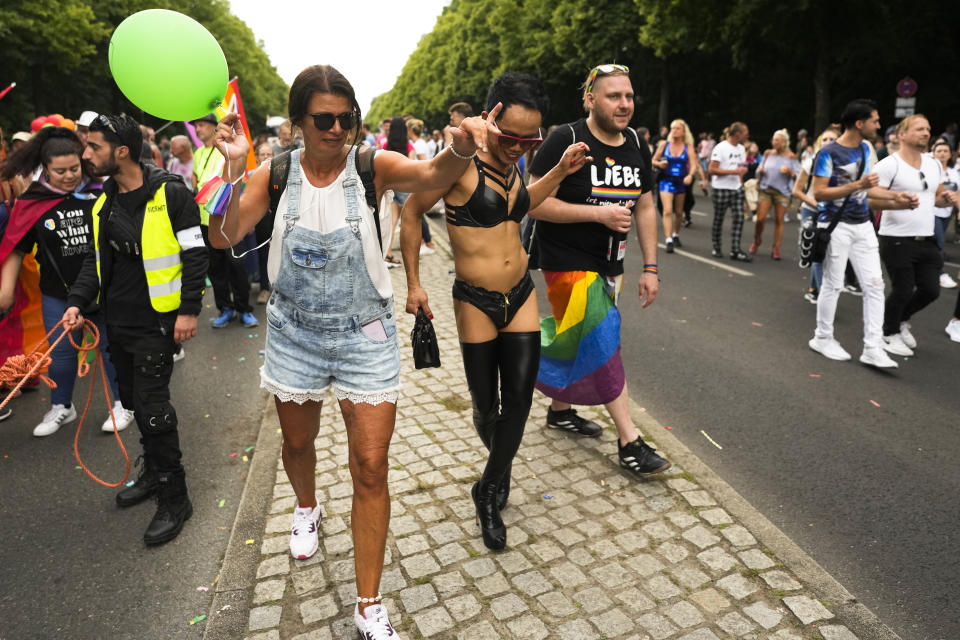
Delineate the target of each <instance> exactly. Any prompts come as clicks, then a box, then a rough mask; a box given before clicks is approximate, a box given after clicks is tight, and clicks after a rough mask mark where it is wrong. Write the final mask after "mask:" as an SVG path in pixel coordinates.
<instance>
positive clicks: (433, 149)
mask: <svg viewBox="0 0 960 640" xmlns="http://www.w3.org/2000/svg"><path fill="white" fill-rule="evenodd" d="M436 155H437V143H436V142H435V141H434V140H433V138H430V139H429V140H427V160H433V158H434V157H435V156H436Z"/></svg>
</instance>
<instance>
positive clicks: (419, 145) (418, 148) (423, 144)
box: [413, 138, 430, 160]
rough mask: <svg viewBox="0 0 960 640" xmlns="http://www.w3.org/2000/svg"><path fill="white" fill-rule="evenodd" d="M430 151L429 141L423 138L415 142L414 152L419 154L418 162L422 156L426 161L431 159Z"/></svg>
mask: <svg viewBox="0 0 960 640" xmlns="http://www.w3.org/2000/svg"><path fill="white" fill-rule="evenodd" d="M429 151H430V150H429V149H427V141H426V140H424V139H423V138H417V139H416V140H414V141H413V152H414V153H416V154H417V160H419V159H420V156H423V159H424V160H429V159H430V153H429Z"/></svg>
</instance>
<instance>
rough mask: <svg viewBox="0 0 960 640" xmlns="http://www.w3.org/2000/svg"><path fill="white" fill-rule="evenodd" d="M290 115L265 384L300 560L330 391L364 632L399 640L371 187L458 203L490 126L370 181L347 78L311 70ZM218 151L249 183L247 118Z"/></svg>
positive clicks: (238, 219)
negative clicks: (340, 432)
mask: <svg viewBox="0 0 960 640" xmlns="http://www.w3.org/2000/svg"><path fill="white" fill-rule="evenodd" d="M288 111H289V114H290V119H291V120H292V121H293V122H294V124H296V125H297V126H299V127H300V128H301V129H302V130H303V141H304V147H303V149H302V150H297V151H294V152H292V154H291V155H290V157H289V169H288V172H287V181H286V187H285V188H284V189H283V190H282V193H281V196H280V202H279V204H278V206H277V213H276V220H275V223H274V228H273V235H272V243H273V248H272V249H271V250H270V264H269V265H268V271H269V274H270V281H271V283H272V285H273V288H272V291H271V294H270V301H269V303H268V304H267V325H268V326H267V343H266V348H265V355H264V365H263V368H262V369H261V371H260V379H261V386H263V387H264V388H266V389H267V390H268V391H270V392H271V393H272V394H273V395H274V396H275V399H276V407H277V415H278V416H279V418H280V427H281V429H282V431H283V448H282V456H283V467H284V470H285V471H286V473H287V476H288V477H289V478H290V484H291V485H292V487H293V491H294V493H295V494H296V498H297V507H298V508H296V509H295V510H294V513H293V526H292V528H291V535H290V553H291V555H293V556H294V557H295V558H309V557H311V556H313V555H314V554H315V553H316V552H317V548H318V544H319V543H318V530H319V528H320V516H321V509H320V506H319V504H318V501H317V498H316V493H315V491H316V479H315V469H316V460H317V458H316V451H315V449H314V440H315V439H316V437H317V433H318V431H319V428H320V409H321V406H322V404H323V400H324V399H326V398H327V394H328V393H329V392H330V391H332V392H333V394H334V396H335V397H336V398H337V401H338V402H339V405H340V410H341V413H342V414H343V420H344V423H345V425H346V434H347V448H348V456H349V463H350V474H351V476H352V478H353V510H352V517H351V527H352V530H353V543H354V564H355V569H356V584H357V606H356V609H355V610H354V624H355V625H356V627H357V630H358V631H359V632H360V635H361V636H362V637H363V638H364V639H365V640H381V639H383V640H388V639H391V640H392V639H393V638H395V637H396V632H395V631H394V629H393V627H392V626H391V625H390V621H389V619H388V616H387V610H386V608H385V607H384V606H383V602H382V597H381V596H380V594H379V588H380V577H381V574H382V572H383V559H384V549H385V546H386V540H387V526H388V524H389V521H390V495H389V492H388V491H387V470H388V462H387V450H388V448H389V446H390V438H391V436H392V435H393V429H394V423H395V420H396V403H397V398H398V396H399V389H400V354H399V351H398V347H397V327H396V320H395V318H394V309H393V290H392V287H391V283H390V276H389V273H388V272H387V266H386V264H385V263H384V261H383V247H382V246H381V243H383V240H384V238H383V234H384V232H385V231H387V232H388V231H389V230H387V229H379V231H380V233H379V235H378V226H377V219H376V217H375V214H374V211H373V208H372V206H369V205H368V204H367V200H366V197H365V183H364V180H366V181H368V182H369V180H370V179H371V178H372V180H373V185H374V186H375V188H376V192H377V196H381V195H382V194H383V192H384V191H386V190H387V189H393V190H394V191H395V192H396V191H399V192H412V191H421V190H430V189H449V188H450V185H452V184H453V182H454V181H455V180H456V179H457V178H458V177H459V176H460V175H461V174H462V173H463V172H464V171H465V170H466V168H467V167H468V166H469V164H470V162H471V160H470V158H471V157H472V155H473V154H474V153H475V151H476V149H477V148H478V147H485V146H486V135H487V127H488V126H490V125H488V124H487V123H485V122H484V121H483V120H482V119H480V118H467V119H465V120H464V121H463V122H462V123H461V124H460V127H459V128H456V129H453V130H452V131H453V136H454V138H453V143H452V144H451V145H450V146H449V147H448V148H447V149H445V150H444V151H443V152H442V153H440V154H438V155H437V156H436V157H434V158H433V159H432V160H429V161H423V162H417V161H415V160H411V159H409V158H407V157H406V156H405V155H403V154H401V153H393V152H390V151H379V152H375V153H376V155H375V156H374V157H373V158H369V156H365V154H366V153H368V152H362V153H363V154H364V156H363V157H364V158H366V159H367V160H368V161H369V164H370V165H372V169H373V171H372V172H371V171H369V170H364V171H363V173H362V174H361V171H360V170H359V169H360V167H361V165H358V155H360V154H361V152H360V147H359V145H358V143H359V142H360V140H361V139H362V135H361V133H360V106H359V104H358V103H357V99H356V97H355V94H354V90H353V87H352V86H351V85H350V83H349V81H348V80H347V79H346V78H345V77H344V76H343V75H342V74H341V73H340V72H338V71H337V70H336V69H334V68H333V67H329V66H319V65H318V66H313V67H308V68H307V69H304V70H303V71H302V72H301V73H300V75H299V76H297V78H296V80H294V82H293V85H292V86H291V87H290V96H289V105H288ZM494 130H495V129H494ZM216 146H217V148H219V149H220V150H221V152H223V153H224V155H225V156H226V157H227V158H228V165H229V171H230V174H229V175H233V176H237V175H241V174H242V172H243V168H244V162H245V161H244V158H246V157H247V153H248V151H249V145H248V143H247V141H246V137H245V135H244V133H243V131H242V130H241V127H240V122H239V118H238V117H237V116H236V115H235V114H230V115H228V116H226V117H225V118H224V119H223V120H221V121H220V124H219V125H218V127H217V133H216ZM276 160H277V159H274V162H276ZM263 166H265V167H266V166H267V164H266V163H265V164H264V165H263ZM371 173H372V175H371ZM269 187H270V169H269V168H267V169H263V168H261V169H258V170H257V171H255V172H253V173H252V174H251V175H250V177H249V180H248V182H247V186H246V188H245V189H244V191H243V195H242V196H241V197H239V198H236V197H235V198H233V200H232V201H231V202H230V205H229V207H228V209H227V212H226V215H225V216H224V217H223V218H221V221H219V222H217V221H211V223H210V224H211V232H210V242H211V244H213V245H214V246H216V247H219V248H226V247H230V246H232V245H233V244H235V243H236V242H238V241H239V239H240V238H242V237H243V236H244V235H246V234H247V233H248V232H249V231H250V230H251V229H252V228H253V227H254V225H256V223H257V222H258V221H259V220H260V219H261V218H262V217H263V215H264V211H266V209H267V208H268V206H269V204H270V194H269ZM379 201H380V198H379V197H377V200H376V202H379ZM384 226H386V225H384ZM383 244H384V245H385V243H383Z"/></svg>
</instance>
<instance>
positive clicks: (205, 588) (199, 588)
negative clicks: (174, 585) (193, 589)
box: [197, 587, 210, 591]
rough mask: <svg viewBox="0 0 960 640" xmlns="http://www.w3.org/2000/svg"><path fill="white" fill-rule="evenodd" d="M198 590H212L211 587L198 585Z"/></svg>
mask: <svg viewBox="0 0 960 640" xmlns="http://www.w3.org/2000/svg"><path fill="white" fill-rule="evenodd" d="M197 591H210V587H197Z"/></svg>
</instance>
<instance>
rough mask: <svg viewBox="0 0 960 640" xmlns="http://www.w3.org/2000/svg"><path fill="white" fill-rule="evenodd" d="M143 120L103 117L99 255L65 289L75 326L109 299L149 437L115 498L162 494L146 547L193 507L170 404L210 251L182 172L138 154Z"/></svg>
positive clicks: (116, 359)
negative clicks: (180, 347) (179, 347)
mask: <svg viewBox="0 0 960 640" xmlns="http://www.w3.org/2000/svg"><path fill="white" fill-rule="evenodd" d="M142 145H143V139H142V137H141V135H140V127H139V125H138V124H137V123H136V121H135V120H133V119H132V118H130V117H128V116H99V117H98V118H97V119H96V120H94V121H93V122H92V123H91V125H90V134H89V137H88V139H87V147H86V150H85V151H84V153H83V159H84V160H85V161H87V162H89V163H90V166H91V167H92V168H93V170H94V172H95V173H96V175H100V176H109V177H108V178H107V180H105V181H104V184H103V195H101V196H100V198H99V199H98V200H97V202H96V204H94V207H93V238H94V248H95V250H96V251H95V253H91V254H88V255H87V257H86V258H85V260H84V263H83V266H82V267H81V269H80V273H79V275H78V276H77V279H76V281H75V282H74V283H73V285H72V286H71V287H70V291H69V294H68V296H67V310H66V312H65V313H64V315H63V319H64V321H65V324H66V326H67V328H68V329H74V328H77V327H78V326H79V325H80V323H81V322H82V321H83V319H82V317H81V316H80V309H82V308H85V307H86V306H87V305H89V304H90V303H92V302H93V301H95V300H99V301H100V303H101V305H102V306H103V314H104V321H105V323H106V325H107V335H108V337H109V340H110V359H111V360H112V362H113V365H114V367H115V368H116V370H117V381H118V383H119V387H120V400H121V402H122V403H123V406H124V408H125V409H132V410H133V411H134V412H135V417H136V421H137V426H138V427H139V429H140V436H141V437H140V442H141V444H142V445H143V460H144V464H143V467H142V468H141V471H140V475H139V477H138V478H137V479H136V481H135V482H134V483H133V485H132V486H129V487H127V488H125V489H123V490H122V491H120V492H119V493H118V494H117V496H116V500H117V504H118V505H119V506H121V507H129V506H132V505H134V504H137V503H139V502H142V501H143V500H145V499H147V498H149V497H150V496H152V495H153V494H157V511H156V514H155V515H154V516H153V519H152V520H151V522H150V524H149V525H148V527H147V530H146V532H145V533H144V535H143V538H144V542H146V543H147V544H148V545H154V544H162V543H164V542H168V541H170V540H172V539H174V538H175V537H176V536H177V535H178V534H179V533H180V531H181V529H183V525H184V522H186V520H187V519H188V518H189V517H190V515H191V514H192V513H193V507H192V505H191V504H190V499H189V498H188V497H187V485H186V479H185V474H184V469H183V465H182V464H181V462H180V458H181V452H180V439H179V434H178V432H177V426H178V419H177V412H176V410H175V409H174V408H173V405H172V404H170V375H171V373H172V372H173V352H174V345H175V343H178V342H183V341H185V340H189V339H190V338H192V337H193V336H195V335H197V315H198V314H199V313H200V308H201V306H202V299H203V282H204V277H205V274H206V271H207V251H206V247H205V245H204V243H203V235H202V234H201V232H200V212H199V210H198V208H197V203H196V202H194V200H193V194H192V193H191V191H190V189H189V187H187V185H186V184H184V182H183V180H182V179H180V177H179V176H176V175H174V174H172V173H167V172H166V171H164V170H162V169H158V168H157V167H155V166H152V165H144V164H141V163H139V162H138V159H139V157H140V152H141V149H142Z"/></svg>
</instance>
